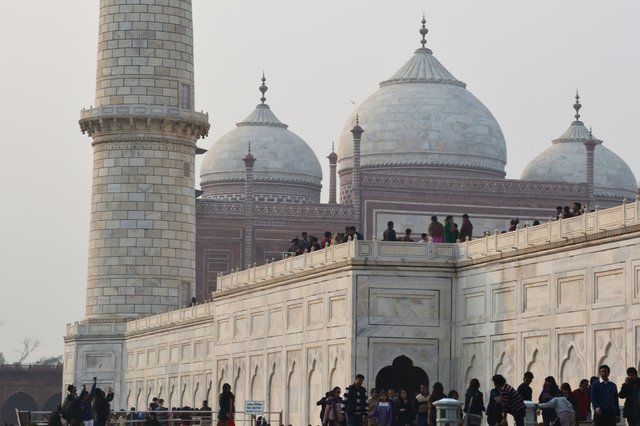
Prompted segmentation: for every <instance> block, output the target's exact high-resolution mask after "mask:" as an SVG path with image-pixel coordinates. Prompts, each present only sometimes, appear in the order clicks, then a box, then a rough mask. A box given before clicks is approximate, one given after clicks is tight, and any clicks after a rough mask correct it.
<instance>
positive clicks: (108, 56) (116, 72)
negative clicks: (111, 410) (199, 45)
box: [80, 0, 209, 320]
mask: <svg viewBox="0 0 640 426" xmlns="http://www.w3.org/2000/svg"><path fill="white" fill-rule="evenodd" d="M191 17H192V11H191V1H190V0H127V1H126V2H123V1H119V0H101V1H100V31H99V41H98V70H97V79H96V99H95V104H96V107H93V108H90V109H83V110H82V113H81V119H80V127H81V130H82V132H83V133H88V135H89V136H90V137H92V138H93V143H92V145H93V148H94V151H93V189H92V200H91V235H90V241H89V265H88V277H87V300H86V317H87V319H89V320H92V319H98V320H99V319H109V320H110V319H119V318H132V317H137V316H141V315H148V314H153V313H158V312H164V311H167V310H170V309H175V308H177V307H179V306H181V305H183V304H186V303H187V302H188V300H189V299H190V297H191V295H192V292H193V290H192V289H193V287H194V285H195V197H194V162H195V150H196V141H197V140H198V139H199V138H201V137H205V136H206V135H207V133H208V129H209V122H208V115H206V114H203V113H197V112H195V111H194V84H193V82H194V78H193V38H192V37H193V32H192V19H191Z"/></svg>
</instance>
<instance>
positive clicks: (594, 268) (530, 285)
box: [65, 216, 640, 424]
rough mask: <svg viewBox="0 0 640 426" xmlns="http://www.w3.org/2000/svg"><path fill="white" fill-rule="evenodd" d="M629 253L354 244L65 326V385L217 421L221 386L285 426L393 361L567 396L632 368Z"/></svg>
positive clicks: (607, 243) (634, 320)
mask: <svg viewBox="0 0 640 426" xmlns="http://www.w3.org/2000/svg"><path fill="white" fill-rule="evenodd" d="M634 217H635V216H634ZM589 232H591V231H589ZM562 235H566V234H562ZM505 238H506V237H505ZM525 240H526V241H534V240H533V239H531V240H529V239H525ZM498 242H500V241H498ZM639 243H640V228H639V227H638V226H637V225H628V226H627V227H617V228H615V229H614V228H610V229H609V230H605V231H601V232H599V231H593V232H592V233H590V234H589V235H587V236H584V234H582V235H580V234H576V236H574V237H566V238H562V239H558V240H557V241H555V240H554V241H552V242H549V243H544V242H540V243H535V244H531V243H529V244H528V245H526V246H524V248H518V247H517V245H514V246H513V247H512V248H511V250H508V251H503V252H502V254H501V255H495V254H492V255H490V256H485V257H481V256H477V255H476V254H473V253H476V252H475V251H472V250H471V249H472V247H471V245H467V246H466V251H464V250H463V248H465V247H463V246H464V245H460V246H454V245H446V244H436V245H425V244H418V243H415V244H408V243H404V244H398V243H382V242H358V243H355V242H352V243H350V244H349V245H345V247H346V248H347V249H348V250H350V251H349V253H351V257H349V258H348V259H341V260H340V261H339V262H338V261H336V262H335V263H332V262H329V263H327V260H326V259H325V260H324V261H323V262H321V261H320V260H322V259H316V260H318V261H317V262H316V261H315V260H314V259H313V258H310V259H307V262H306V263H304V265H298V266H295V265H293V264H291V265H289V267H288V268H281V266H282V265H284V263H283V264H282V265H281V264H279V263H276V264H273V265H272V266H271V269H269V270H266V271H264V272H265V273H258V272H259V271H258V270H257V269H256V270H252V271H253V272H252V273H249V274H248V275H247V276H245V275H246V274H244V273H240V274H237V276H229V277H223V278H221V281H222V282H223V284H225V285H223V286H222V287H221V288H223V289H224V290H222V291H219V292H217V293H215V297H214V300H213V301H212V302H210V303H207V304H203V305H198V306H196V307H193V308H187V309H181V310H175V311H171V312H167V313H163V314H158V315H153V316H148V317H144V318H139V319H136V320H132V321H129V322H127V323H103V324H100V323H95V322H89V323H88V324H76V325H73V326H69V328H68V333H67V338H66V341H67V346H66V350H65V382H70V381H75V382H76V383H81V382H88V381H90V379H91V377H93V376H94V375H95V376H98V378H99V382H100V383H105V384H107V383H108V384H111V383H113V384H114V385H115V389H116V393H117V397H116V402H115V403H114V407H115V408H117V409H119V408H126V407H129V406H136V407H142V406H144V405H146V404H147V403H148V401H149V399H150V398H151V397H152V396H154V395H155V396H159V397H162V398H164V399H165V400H166V401H167V405H168V406H181V405H189V406H199V404H200V403H201V401H202V400H203V399H209V400H211V405H212V406H214V407H216V406H217V402H216V399H217V398H216V395H217V393H218V392H219V390H220V389H221V386H222V384H223V383H225V382H226V383H230V384H231V386H232V388H233V390H234V392H235V393H236V395H237V402H238V409H239V410H241V409H242V408H243V406H244V401H245V400H249V399H260V400H262V399H264V400H265V402H266V407H267V409H268V410H269V411H280V410H283V411H284V418H283V422H284V424H317V423H316V422H317V420H316V419H318V407H317V406H316V405H315V402H316V401H317V400H318V399H319V398H320V397H321V396H322V395H323V393H324V392H325V391H326V390H327V389H329V388H330V387H332V386H336V385H338V386H342V387H344V386H346V385H348V384H349V383H350V382H351V381H352V380H353V376H354V375H355V374H356V373H362V374H364V375H365V376H366V383H365V385H366V386H367V387H371V386H373V385H374V383H375V378H376V375H377V374H378V373H379V372H380V371H381V370H382V369H383V368H385V367H387V366H389V365H391V364H392V362H393V360H394V359H396V358H398V357H400V356H403V355H404V356H406V357H408V358H410V359H411V360H412V361H413V364H414V366H417V367H420V368H422V369H423V370H424V371H425V372H426V373H427V374H428V376H429V380H430V382H431V383H433V382H435V381H440V382H442V383H443V384H444V386H445V388H446V389H451V388H456V389H458V390H459V391H463V390H464V389H465V388H466V385H467V383H468V381H469V380H470V379H471V378H474V377H475V378H478V379H479V380H480V382H481V384H482V389H483V390H487V389H488V387H489V383H490V378H491V376H492V375H493V374H496V373H501V374H503V375H504V376H505V377H507V379H508V381H509V382H511V383H512V384H515V385H517V384H518V383H519V382H520V379H521V377H522V374H523V373H524V371H527V370H530V371H533V373H534V375H535V376H536V379H535V380H534V383H533V389H534V392H536V393H537V392H539V390H540V388H541V384H542V381H543V378H544V377H545V376H547V375H553V376H555V377H556V378H557V380H558V381H559V382H562V381H569V382H570V383H571V385H572V386H574V387H575V386H576V385H577V383H578V381H579V380H580V379H581V378H583V377H587V378H588V377H590V376H591V375H593V374H594V373H595V371H596V368H597V366H598V365H600V364H602V363H607V364H609V365H610V366H611V368H612V377H613V379H614V380H615V381H617V382H618V383H621V382H622V381H623V378H624V373H625V369H626V368H627V367H628V366H631V365H635V366H636V367H637V366H638V362H639V359H638V356H637V353H638V350H639V349H640V245H639ZM500 244H501V243H500ZM500 244H498V243H495V244H494V245H495V247H498V248H499V247H501V246H500ZM425 247H426V249H425ZM485 249H486V247H485ZM445 252H446V253H445ZM459 252H462V254H461V255H458V258H457V260H455V257H456V253H459ZM314 253H315V252H314ZM438 253H439V255H438ZM469 253H472V254H473V258H469V257H468V256H467V254H469ZM444 254H447V255H446V256H445V255H444ZM318 255H319V256H321V255H322V253H320V252H319V254H318ZM336 259H337V258H336ZM302 260H304V259H302ZM334 260H335V259H334ZM294 266H295V267H294ZM244 278H247V279H246V280H245V279H244ZM227 281H228V282H227ZM273 421H276V420H275V418H273Z"/></svg>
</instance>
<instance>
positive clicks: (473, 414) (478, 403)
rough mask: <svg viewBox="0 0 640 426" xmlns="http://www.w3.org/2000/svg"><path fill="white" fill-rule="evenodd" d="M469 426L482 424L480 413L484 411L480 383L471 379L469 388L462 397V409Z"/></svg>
mask: <svg viewBox="0 0 640 426" xmlns="http://www.w3.org/2000/svg"><path fill="white" fill-rule="evenodd" d="M463 411H464V412H465V413H466V415H467V418H468V420H469V421H468V423H469V424H470V425H478V426H479V425H480V424H481V423H482V412H483V411H484V399H483V396H482V392H480V381H479V380H478V379H471V381H470V382H469V388H468V389H467V392H466V393H465V395H464V409H463Z"/></svg>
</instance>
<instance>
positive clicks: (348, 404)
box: [317, 365, 640, 426]
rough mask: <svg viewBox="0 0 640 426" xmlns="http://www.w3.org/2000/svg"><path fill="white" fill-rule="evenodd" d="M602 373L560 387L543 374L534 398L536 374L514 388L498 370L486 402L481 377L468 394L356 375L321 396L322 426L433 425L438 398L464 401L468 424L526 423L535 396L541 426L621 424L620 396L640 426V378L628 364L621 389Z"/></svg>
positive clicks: (626, 413) (632, 422) (631, 423)
mask: <svg viewBox="0 0 640 426" xmlns="http://www.w3.org/2000/svg"><path fill="white" fill-rule="evenodd" d="M598 373H599V377H596V376H593V377H591V379H590V380H587V379H586V378H585V379H582V380H581V381H580V383H579V385H578V387H577V388H576V389H572V387H571V385H570V384H569V383H562V384H561V385H560V386H558V384H557V382H556V380H555V378H554V377H553V376H548V377H545V379H544V384H543V388H542V391H541V392H540V395H539V396H538V397H537V398H536V399H534V395H533V391H532V389H531V383H532V382H533V381H534V379H535V378H534V375H533V374H532V373H531V372H529V371H527V372H526V373H525V374H524V377H523V381H522V383H521V384H520V385H519V386H518V387H517V388H514V387H513V386H511V385H509V384H508V383H507V381H506V379H505V378H504V377H503V376H502V375H500V374H497V375H495V376H493V377H492V379H491V380H492V382H493V388H492V389H491V390H490V392H489V394H488V400H487V403H486V405H485V400H484V395H483V393H482V391H481V390H480V382H479V380H478V379H471V381H470V382H469V387H468V389H467V390H466V392H465V394H464V397H463V398H462V399H461V398H460V397H459V394H458V392H457V391H456V390H450V391H449V392H448V393H445V390H444V387H443V385H442V383H440V382H436V383H434V384H433V387H432V389H431V392H429V390H428V389H427V385H421V386H420V391H419V393H418V394H417V395H412V394H411V391H410V390H408V389H371V390H370V392H369V394H368V395H367V391H366V389H365V388H364V386H363V385H362V384H363V382H364V376H363V375H361V374H358V375H357V376H356V379H355V382H354V383H353V384H352V385H350V386H347V388H346V389H345V392H344V395H341V389H340V388H339V387H335V388H333V389H332V390H331V391H329V392H327V393H326V395H325V396H324V397H323V398H322V399H320V400H319V401H318V402H317V404H318V405H319V406H321V411H320V421H321V422H322V425H323V426H343V425H348V426H414V425H415V426H435V425H436V418H437V412H436V404H435V403H436V402H437V401H439V400H441V399H443V398H452V399H456V400H460V401H461V402H463V404H462V407H461V413H460V419H461V424H462V425H464V426H479V425H480V424H481V423H482V422H483V420H484V419H486V423H487V424H488V425H489V426H506V425H507V424H508V423H509V421H510V420H509V419H508V416H511V418H512V419H511V421H513V423H514V424H515V425H516V426H524V418H525V414H526V405H525V401H532V402H534V404H535V407H536V409H537V410H538V412H539V414H541V417H542V422H540V423H539V424H540V425H542V426H574V425H576V424H577V423H578V422H592V423H593V425H594V426H615V425H616V424H618V423H620V420H621V418H620V414H621V413H620V406H619V399H624V408H623V410H622V415H623V417H624V418H625V419H626V420H627V423H628V426H640V379H639V378H638V371H637V370H636V369H635V368H634V367H630V368H628V369H627V377H626V379H625V382H624V383H623V384H622V386H621V387H620V389H618V387H617V385H616V384H615V383H613V382H612V381H610V380H609V373H610V369H609V367H608V366H607V365H601V366H600V368H599V369H598Z"/></svg>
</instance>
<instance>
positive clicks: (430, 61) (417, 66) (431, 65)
mask: <svg viewBox="0 0 640 426" xmlns="http://www.w3.org/2000/svg"><path fill="white" fill-rule="evenodd" d="M426 22H427V21H426V20H425V19H424V15H423V16H422V28H420V34H422V40H420V44H422V47H420V48H418V49H417V50H416V51H415V55H413V57H412V58H411V59H409V61H408V62H407V63H405V64H404V65H403V66H402V68H400V69H399V70H398V71H397V72H396V73H395V74H394V75H392V76H391V78H390V79H388V80H385V81H383V82H382V83H380V87H382V86H386V85H388V84H399V83H441V84H452V85H454V86H460V87H467V85H466V84H465V83H463V82H462V81H460V80H458V79H456V78H455V77H454V76H453V74H451V73H450V72H449V71H447V69H446V68H445V67H444V66H443V65H442V64H441V63H440V61H438V60H437V59H436V58H435V57H434V56H433V52H432V51H431V49H428V48H426V47H424V46H425V44H426V43H427V40H426V38H425V36H426V35H427V33H428V32H429V30H428V29H427V28H426V27H425V23H426Z"/></svg>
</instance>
